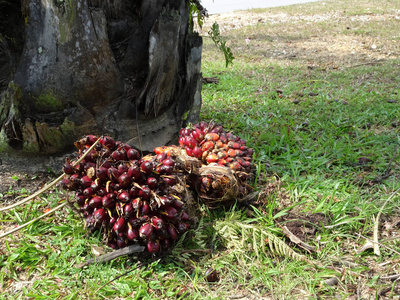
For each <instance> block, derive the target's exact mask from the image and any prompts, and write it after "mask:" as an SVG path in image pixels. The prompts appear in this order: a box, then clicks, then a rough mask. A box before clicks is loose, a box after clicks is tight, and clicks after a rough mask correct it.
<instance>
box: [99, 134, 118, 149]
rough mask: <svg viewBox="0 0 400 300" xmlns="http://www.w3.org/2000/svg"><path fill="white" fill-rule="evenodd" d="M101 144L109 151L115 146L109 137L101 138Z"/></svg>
mask: <svg viewBox="0 0 400 300" xmlns="http://www.w3.org/2000/svg"><path fill="white" fill-rule="evenodd" d="M99 143H100V144H101V145H103V146H104V147H106V148H108V149H112V148H114V146H115V141H114V139H113V138H111V137H109V136H103V137H101V138H100V141H99Z"/></svg>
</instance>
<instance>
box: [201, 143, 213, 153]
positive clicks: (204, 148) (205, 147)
mask: <svg viewBox="0 0 400 300" xmlns="http://www.w3.org/2000/svg"><path fill="white" fill-rule="evenodd" d="M210 149H214V142H213V141H207V142H205V143H204V144H203V145H202V146H201V150H202V151H203V152H205V151H208V150H210Z"/></svg>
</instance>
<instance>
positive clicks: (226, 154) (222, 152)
mask: <svg viewBox="0 0 400 300" xmlns="http://www.w3.org/2000/svg"><path fill="white" fill-rule="evenodd" d="M217 156H218V158H219V159H222V158H225V157H227V156H228V152H226V151H225V150H222V151H219V152H218V153H217Z"/></svg>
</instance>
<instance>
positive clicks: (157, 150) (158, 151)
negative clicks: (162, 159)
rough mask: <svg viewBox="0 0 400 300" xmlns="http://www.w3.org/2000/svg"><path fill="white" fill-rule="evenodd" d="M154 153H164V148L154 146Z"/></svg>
mask: <svg viewBox="0 0 400 300" xmlns="http://www.w3.org/2000/svg"><path fill="white" fill-rule="evenodd" d="M154 153H155V154H161V153H164V149H163V148H162V147H156V148H154Z"/></svg>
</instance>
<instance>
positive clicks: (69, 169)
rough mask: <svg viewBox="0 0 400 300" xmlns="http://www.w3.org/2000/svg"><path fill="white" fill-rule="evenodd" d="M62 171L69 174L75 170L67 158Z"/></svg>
mask: <svg viewBox="0 0 400 300" xmlns="http://www.w3.org/2000/svg"><path fill="white" fill-rule="evenodd" d="M63 172H64V173H65V174H68V175H71V174H73V173H74V172H75V170H74V167H73V166H72V165H71V164H70V163H69V160H68V161H66V162H65V164H64V166H63Z"/></svg>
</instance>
